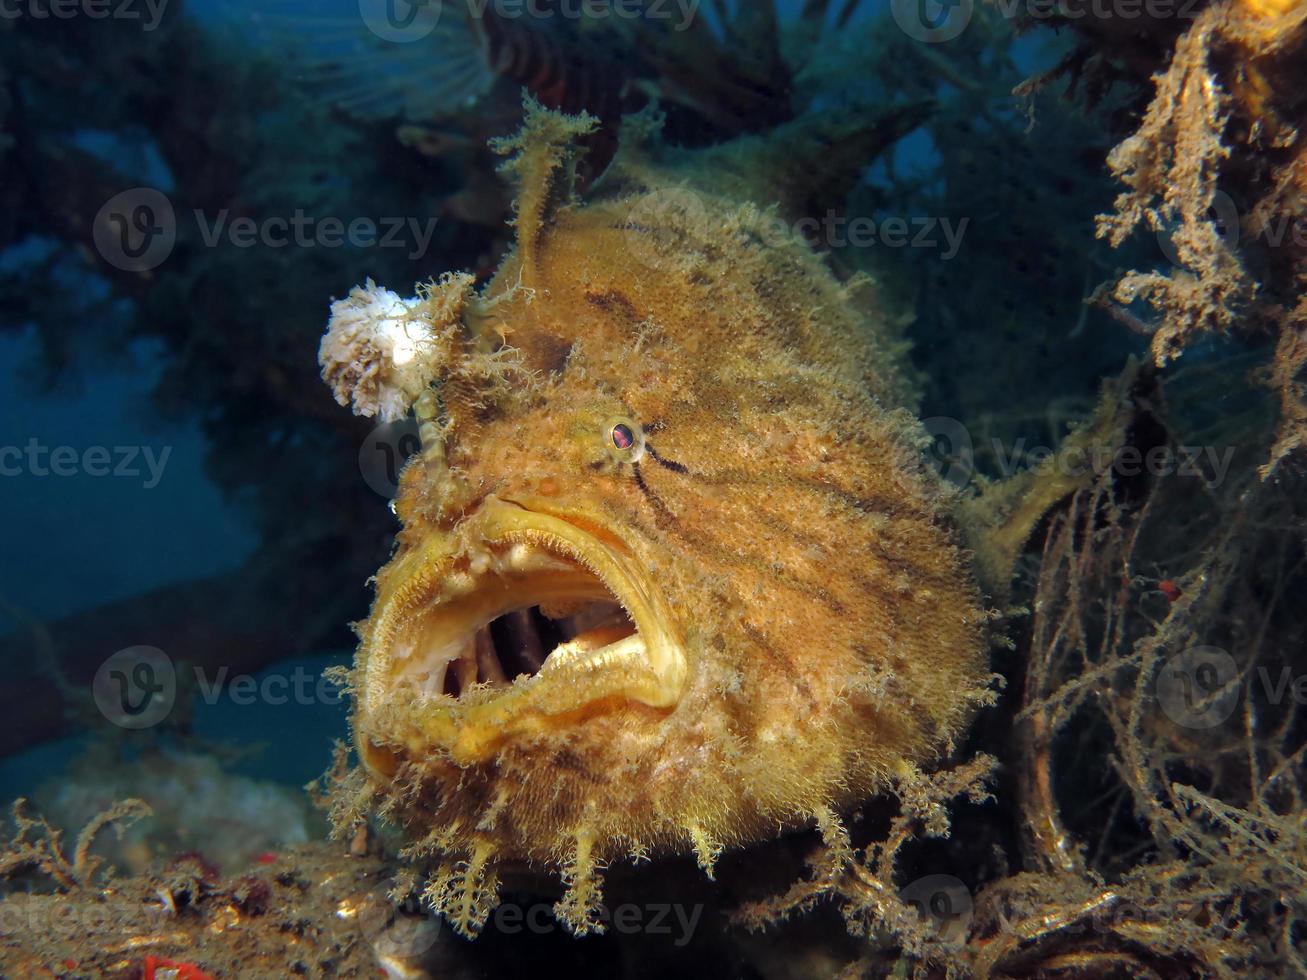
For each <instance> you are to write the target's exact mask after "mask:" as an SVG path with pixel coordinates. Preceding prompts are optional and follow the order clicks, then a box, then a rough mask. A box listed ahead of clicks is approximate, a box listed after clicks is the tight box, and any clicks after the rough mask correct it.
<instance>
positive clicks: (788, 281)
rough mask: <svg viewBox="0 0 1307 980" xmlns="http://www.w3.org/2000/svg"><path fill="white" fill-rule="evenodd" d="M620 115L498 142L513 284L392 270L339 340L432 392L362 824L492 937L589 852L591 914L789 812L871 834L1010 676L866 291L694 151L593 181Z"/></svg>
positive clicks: (366, 691)
mask: <svg viewBox="0 0 1307 980" xmlns="http://www.w3.org/2000/svg"><path fill="white" fill-rule="evenodd" d="M591 126H592V121H591V120H589V119H587V118H586V117H566V116H561V115H557V114H554V113H551V112H547V111H544V110H542V109H540V108H539V107H536V106H532V105H529V106H528V112H527V122H526V125H525V127H524V129H523V130H522V132H521V133H520V134H519V135H517V136H516V137H513V138H511V139H508V140H504V141H502V143H501V145H500V146H499V147H498V149H500V150H501V152H504V153H505V154H510V155H511V156H510V159H509V162H508V163H507V165H506V169H507V170H508V171H509V172H510V173H512V174H513V175H514V177H515V178H516V180H517V182H518V201H517V210H516V230H517V244H516V248H515V250H514V251H513V252H512V253H511V254H510V255H509V256H508V257H507V258H506V259H505V261H504V262H503V264H502V266H501V268H500V269H499V271H498V273H497V274H496V275H495V277H494V278H493V280H492V281H490V282H489V283H488V284H487V285H486V286H485V288H484V289H483V290H482V291H480V292H477V291H475V290H474V288H473V282H472V279H471V277H469V276H465V275H451V276H446V277H445V278H443V279H441V280H439V281H438V282H433V283H430V284H427V285H425V286H422V287H420V288H419V295H418V296H417V297H416V298H413V299H401V298H400V297H398V296H397V295H395V294H394V293H390V292H388V291H386V290H381V289H377V288H376V287H374V286H372V284H371V283H369V284H368V287H367V288H363V289H356V290H355V291H354V293H353V294H352V295H351V296H350V297H349V298H348V299H346V300H343V301H340V302H338V303H336V304H335V306H334V307H333V317H332V322H331V326H330V329H329V331H328V333H327V336H326V337H325V338H324V340H323V343H322V349H321V361H322V366H323V374H324V377H325V379H326V380H327V381H328V383H329V384H331V385H332V386H333V388H334V390H335V393H336V395H337V398H338V399H339V400H340V401H341V402H342V404H345V403H349V402H351V401H352V402H353V404H354V407H355V409H356V411H359V412H360V413H362V414H369V415H372V414H375V415H379V416H382V417H385V418H394V417H396V416H398V415H401V414H403V413H405V412H406V411H408V410H409V408H410V406H411V407H413V408H414V409H415V411H416V413H417V416H418V421H419V424H420V427H421V432H422V441H423V448H422V451H421V453H420V454H419V455H418V456H417V457H415V458H414V459H413V460H412V461H411V462H410V464H409V465H408V467H407V468H406V469H405V471H404V473H403V477H402V480H401V487H400V491H399V495H398V497H397V500H396V504H395V506H396V513H397V514H398V516H399V518H400V521H401V522H402V528H401V530H400V531H399V534H398V544H397V548H396V550H395V553H394V555H393V557H392V559H391V560H390V562H389V563H388V564H387V565H386V566H385V567H384V568H382V569H381V571H380V572H379V573H378V575H377V579H376V582H377V594H376V600H375V603H374V606H373V609H372V612H371V615H370V616H369V618H368V619H367V621H366V622H364V623H362V624H361V626H360V628H359V634H360V639H361V643H360V647H359V652H358V656H357V660H356V665H355V667H354V669H353V670H352V671H351V672H350V674H349V677H348V687H349V689H350V692H351V694H352V697H353V701H354V710H353V734H354V741H355V747H356V750H357V753H358V756H359V758H360V760H361V763H362V765H361V767H360V768H359V769H358V770H356V771H355V772H354V773H353V774H352V775H351V776H350V777H348V778H347V779H345V780H344V781H343V782H342V784H341V785H340V786H339V788H338V791H337V799H336V806H335V814H334V817H335V820H336V823H337V830H338V831H339V832H341V833H348V832H350V830H351V829H352V828H353V827H355V826H357V824H358V822H359V821H360V820H362V819H364V817H365V815H366V814H367V813H368V812H369V811H373V812H377V813H380V814H381V815H383V816H385V817H388V818H390V819H391V820H393V821H395V822H397V823H399V824H400V825H402V826H403V828H404V829H405V832H406V835H407V837H408V839H409V841H410V842H411V843H410V846H409V848H408V849H407V851H406V856H407V857H409V858H411V859H414V860H415V861H417V862H419V863H421V864H425V865H426V866H428V867H430V868H431V869H432V874H431V877H430V883H429V885H428V888H427V891H426V897H427V899H428V900H429V901H430V903H431V904H432V906H433V907H434V908H436V909H438V910H439V911H441V912H443V913H444V914H445V915H446V916H447V917H448V918H449V920H450V921H451V922H452V923H453V924H454V925H455V926H456V927H457V928H458V929H460V930H461V931H463V932H465V933H475V932H476V931H478V930H479V929H480V928H481V926H482V925H483V923H484V922H485V919H486V917H487V915H488V914H489V913H490V911H491V910H492V909H493V907H494V905H495V903H496V891H497V882H498V878H499V872H500V870H501V868H502V867H503V866H504V865H505V864H506V863H508V862H528V863H530V864H531V865H533V866H536V867H543V868H550V869H554V870H556V871H558V872H560V873H561V875H562V878H563V880H564V882H565V884H566V885H567V891H566V893H565V895H564V897H563V899H562V900H561V901H560V902H559V904H558V905H557V906H556V912H557V914H558V915H559V917H560V918H561V919H562V920H563V921H565V922H566V923H567V924H568V925H569V926H570V927H572V928H573V929H574V930H575V931H577V932H582V933H583V932H586V931H588V930H590V929H592V928H595V927H597V925H598V922H597V917H596V914H597V910H598V908H599V903H600V901H601V881H600V877H599V873H600V869H601V868H602V867H603V866H604V865H605V863H607V862H610V861H613V860H620V859H623V858H624V857H631V858H636V859H639V858H643V857H645V856H647V855H651V854H654V853H677V852H680V853H693V854H695V855H696V856H697V859H698V862H699V864H700V865H701V866H702V867H703V869H704V870H705V871H707V872H708V873H709V874H711V873H712V869H713V865H714V861H715V860H716V858H717V856H718V855H719V854H720V853H721V852H722V850H723V849H725V848H729V847H734V846H738V845H742V844H745V843H748V842H750V841H753V840H758V839H762V838H766V837H771V836H774V835H775V834H776V833H778V832H779V831H781V830H783V829H785V828H789V827H797V826H803V825H811V824H814V823H815V824H816V825H817V826H818V827H819V828H820V829H821V831H822V833H823V835H825V836H826V838H827V839H828V840H838V839H841V838H842V836H843V828H842V827H841V826H840V822H839V816H838V815H839V812H840V810H841V809H842V808H845V807H848V806H850V805H852V804H853V803H855V802H857V801H860V800H863V799H865V798H866V797H867V796H868V795H870V794H872V793H875V792H877V791H881V790H885V789H887V788H889V787H890V786H892V785H905V784H907V785H911V784H913V782H914V780H916V779H918V778H919V774H920V769H919V767H923V766H929V765H932V764H935V763H937V762H938V761H939V760H940V759H941V758H942V757H943V755H944V754H945V753H946V752H947V751H948V750H949V749H950V748H951V747H952V745H953V743H954V741H955V740H956V739H957V737H958V736H959V735H960V734H961V732H962V731H963V729H964V727H965V725H966V723H967V721H968V719H969V718H970V716H971V715H972V713H973V709H974V708H975V706H976V705H977V704H978V703H980V702H982V701H984V700H985V699H986V698H987V683H988V673H987V658H986V651H985V638H984V628H985V619H986V613H985V611H984V609H983V608H982V606H981V602H980V595H979V592H978V589H977V587H976V585H975V582H974V579H973V577H972V574H971V572H970V570H969V561H968V558H967V556H966V554H965V552H964V551H963V549H962V547H961V545H960V543H959V541H958V540H957V538H956V535H955V533H954V531H953V529H952V527H951V525H950V523H949V521H948V520H947V518H946V516H945V504H946V496H945V491H944V489H942V487H941V481H940V480H939V479H938V478H937V477H936V476H935V475H934V474H933V473H932V472H931V471H930V470H929V469H928V468H927V467H925V466H924V465H923V463H922V460H921V453H920V446H921V444H922V442H923V439H922V430H921V429H920V426H919V425H918V423H917V422H916V421H915V419H914V417H913V416H912V414H911V412H910V410H909V408H910V406H909V401H910V390H909V388H908V386H907V384H906V383H905V382H904V381H903V379H902V375H901V373H900V371H899V370H898V357H899V355H900V354H901V345H900V344H899V343H897V342H896V340H895V338H894V336H893V331H892V329H891V326H890V322H889V318H888V317H884V316H882V315H880V314H878V313H877V312H876V311H875V306H874V302H873V303H871V304H866V305H870V307H871V312H866V311H865V310H864V308H863V307H864V304H865V303H866V300H867V296H866V295H864V293H871V292H872V290H871V288H870V284H869V283H854V284H849V285H844V284H841V283H839V282H838V281H837V280H836V279H835V278H834V277H833V276H832V275H831V274H830V272H829V271H828V270H827V268H826V267H825V265H824V263H823V261H822V259H821V258H820V257H819V256H818V255H816V254H814V253H813V252H812V251H811V249H810V248H809V247H808V246H807V245H805V244H804V243H803V242H802V241H800V240H799V239H798V238H797V236H792V235H790V234H789V233H788V232H780V231H778V230H777V224H776V221H775V216H774V215H770V214H768V213H766V212H763V211H760V210H758V209H757V208H756V207H754V206H752V205H748V204H740V203H738V202H735V201H732V200H729V199H726V198H724V197H720V196H716V195H714V194H713V193H711V192H709V191H708V190H705V189H704V188H707V187H710V186H711V174H708V175H702V174H701V175H696V173H695V171H694V169H693V168H694V164H693V162H691V163H690V164H683V165H682V166H681V168H680V169H677V170H672V169H664V170H661V171H660V170H658V169H657V168H656V167H655V166H654V165H653V164H652V163H650V160H649V159H647V158H645V157H641V156H639V154H638V151H636V150H635V149H634V148H633V147H631V146H630V145H628V147H627V149H626V150H625V151H624V153H625V155H626V159H625V162H623V160H622V159H619V161H618V162H617V163H615V164H614V166H613V167H612V168H611V169H610V171H609V173H608V174H607V175H606V176H605V178H604V180H603V181H602V182H601V184H600V185H599V186H598V187H597V188H596V189H595V192H594V193H593V194H592V195H591V196H590V197H589V199H588V200H586V201H585V202H582V201H581V200H579V199H577V197H576V193H575V189H574V165H575V162H576V152H577V151H576V149H575V141H576V140H577V139H578V138H580V137H581V136H583V135H584V134H585V133H586V132H588V131H589V130H590V128H591ZM630 128H631V129H632V130H633V131H634V130H643V131H645V132H646V133H647V130H648V129H649V128H650V127H648V126H647V125H640V124H636V125H634V126H632V127H630ZM628 135H630V134H628ZM696 176H698V177H701V178H703V179H702V180H696Z"/></svg>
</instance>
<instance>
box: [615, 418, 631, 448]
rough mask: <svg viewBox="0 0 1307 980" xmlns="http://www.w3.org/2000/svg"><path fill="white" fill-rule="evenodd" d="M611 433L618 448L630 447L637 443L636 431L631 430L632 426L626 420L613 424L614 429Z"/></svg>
mask: <svg viewBox="0 0 1307 980" xmlns="http://www.w3.org/2000/svg"><path fill="white" fill-rule="evenodd" d="M610 434H611V435H612V437H613V445H614V446H616V447H617V448H618V449H630V448H631V447H632V446H634V445H635V433H634V432H632V431H631V427H630V426H629V425H627V424H626V423H625V422H618V423H617V424H616V425H615V426H613V431H612V433H610Z"/></svg>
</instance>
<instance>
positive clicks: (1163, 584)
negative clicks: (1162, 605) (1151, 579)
mask: <svg viewBox="0 0 1307 980" xmlns="http://www.w3.org/2000/svg"><path fill="white" fill-rule="evenodd" d="M1157 591H1158V592H1160V593H1162V595H1164V596H1166V601H1167V602H1175V600H1176V599H1179V598H1180V596H1182V595H1184V590H1182V589H1181V588H1180V586H1178V585H1176V584H1175V582H1173V581H1172V580H1171V579H1169V578H1168V579H1163V580H1162V581H1160V582H1158V583H1157Z"/></svg>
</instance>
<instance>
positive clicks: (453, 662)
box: [357, 496, 688, 775]
mask: <svg viewBox="0 0 1307 980" xmlns="http://www.w3.org/2000/svg"><path fill="white" fill-rule="evenodd" d="M550 503H552V502H550ZM550 503H544V502H540V501H533V500H515V499H507V498H500V497H496V496H490V497H488V498H486V500H485V501H483V502H482V504H481V505H480V506H479V507H478V509H477V510H476V512H475V513H474V514H473V515H471V516H470V517H468V518H466V519H465V520H464V521H462V522H461V523H460V524H459V525H458V526H457V527H456V528H455V529H454V530H452V531H451V532H450V533H449V534H447V535H443V536H432V537H430V538H428V541H427V542H426V543H425V544H424V545H423V546H422V547H421V548H420V549H417V550H414V551H412V552H409V553H406V554H404V555H402V556H400V557H398V558H396V559H395V561H393V562H392V564H391V565H390V566H389V567H387V568H386V569H385V570H383V572H382V573H381V575H380V576H379V596H378V599H379V601H378V604H377V607H376V609H375V610H374V613H373V617H372V619H371V620H370V621H369V623H368V624H366V626H365V628H364V633H363V639H364V648H363V649H364V654H365V659H364V661H363V672H362V685H363V690H361V691H360V692H359V694H360V706H361V708H362V709H363V719H362V723H361V724H360V726H359V731H358V732H357V735H358V738H359V749H360V754H361V756H362V758H363V760H364V761H365V763H367V764H368V766H369V767H370V768H372V769H373V770H374V771H376V772H379V773H380V774H383V775H391V774H393V772H392V770H393V769H394V767H395V762H394V751H393V750H394V749H395V748H401V749H403V750H406V752H405V754H408V755H410V756H413V755H418V754H421V755H429V754H430V753H431V751H432V750H433V749H438V750H439V751H442V752H447V753H448V755H449V757H450V759H451V760H452V761H453V762H455V763H456V764H459V765H466V764H472V763H477V762H483V761H485V760H486V759H488V758H489V757H491V756H492V755H493V754H494V751H495V749H496V748H497V747H498V746H499V745H500V744H502V743H503V742H504V741H505V740H507V739H512V738H514V737H526V738H530V737H533V736H541V735H547V734H548V733H550V732H551V731H554V732H561V731H565V730H566V729H568V728H569V727H572V726H576V725H578V724H581V723H583V722H584V720H585V719H586V718H589V717H592V716H594V715H596V714H599V713H603V712H607V711H613V710H622V709H627V710H638V711H644V712H648V711H668V710H670V709H672V708H674V707H675V706H676V704H677V703H678V701H679V700H680V698H681V695H682V693H683V690H684V688H685V684H686V678H687V674H688V659H687V655H686V652H685V649H684V647H683V646H682V644H681V642H680V640H679V639H678V638H677V635H676V632H675V630H674V628H673V626H672V619H671V616H670V614H669V610H668V608H667V605H666V601H665V599H664V598H663V596H662V595H661V593H660V592H659V591H658V589H657V587H656V586H655V585H654V583H653V582H652V581H651V580H650V576H649V574H648V572H647V571H646V570H645V569H644V568H643V567H642V566H641V564H640V563H639V562H638V561H637V560H636V559H635V558H634V557H633V555H632V554H631V552H630V550H629V549H628V548H627V547H626V545H625V544H624V543H623V542H622V541H621V539H620V538H619V537H617V536H616V535H613V534H611V533H609V532H607V531H606V530H604V529H603V527H602V525H601V524H600V523H599V522H597V521H595V520H593V519H592V518H585V519H581V518H578V517H577V516H576V515H575V514H571V513H566V512H564V511H561V510H559V509H558V508H557V507H556V505H554V506H552V507H551V505H550ZM551 510H552V511H553V512H550V511H551ZM582 524H584V526H582ZM397 704H400V705H402V706H403V714H404V716H405V719H406V723H405V724H404V725H403V726H402V728H403V729H404V730H406V731H407V732H408V737H407V741H408V742H409V744H408V745H406V746H394V745H392V746H390V747H382V746H379V745H376V744H374V743H373V742H371V741H370V740H369V738H368V728H369V726H368V725H367V716H369V715H374V714H384V713H386V712H387V711H389V710H392V709H393V708H394V706H395V705H397Z"/></svg>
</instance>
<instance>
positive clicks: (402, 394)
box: [318, 276, 471, 422]
mask: <svg viewBox="0 0 1307 980" xmlns="http://www.w3.org/2000/svg"><path fill="white" fill-rule="evenodd" d="M470 287H471V277H470V276H446V277H445V278H444V279H443V280H441V282H440V283H439V284H433V285H431V286H430V287H426V288H423V289H422V290H421V292H420V295H419V296H415V297H412V298H410V299H404V298H403V297H401V296H400V295H399V294H398V293H394V292H392V291H391V290H389V289H385V288H382V287H378V286H377V285H376V284H375V283H374V282H373V281H372V280H371V279H369V280H368V282H367V285H365V286H355V287H354V289H353V290H351V291H350V294H349V296H348V297H346V298H345V299H342V300H337V301H336V302H334V303H332V304H331V320H330V322H329V323H328V324H327V333H326V336H324V337H323V338H322V345H321V346H320V347H319V348H318V363H319V364H321V365H322V377H323V380H324V381H326V382H327V384H329V385H330V386H331V389H332V391H333V393H334V394H335V396H336V401H338V402H339V403H340V404H342V405H349V404H351V403H353V406H354V412H355V414H357V415H366V416H373V415H375V416H378V417H380V418H381V420H382V421H383V422H393V421H395V420H396V419H400V418H403V417H404V416H405V415H407V414H408V412H409V410H410V409H411V408H412V407H413V403H414V402H415V401H417V400H418V398H420V397H421V396H422V394H423V393H424V392H425V391H427V390H428V389H429V387H430V385H431V384H432V382H434V381H435V380H436V379H437V378H439V377H440V376H441V375H443V374H444V373H445V372H446V371H447V370H448V368H449V363H450V359H451V357H452V353H453V340H454V334H455V331H456V329H457V327H458V325H459V322H460V315H461V313H462V307H463V301H464V300H465V298H466V294H467V292H468V291H469V290H470Z"/></svg>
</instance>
